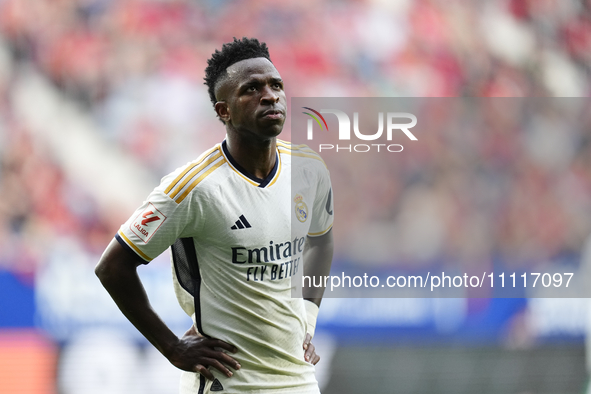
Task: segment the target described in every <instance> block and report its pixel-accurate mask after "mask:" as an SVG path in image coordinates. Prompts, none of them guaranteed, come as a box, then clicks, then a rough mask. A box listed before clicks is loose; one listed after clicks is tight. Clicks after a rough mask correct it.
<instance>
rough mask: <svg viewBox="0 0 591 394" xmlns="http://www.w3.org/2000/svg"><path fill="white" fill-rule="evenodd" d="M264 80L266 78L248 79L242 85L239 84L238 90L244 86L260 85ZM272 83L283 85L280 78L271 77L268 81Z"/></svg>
mask: <svg viewBox="0 0 591 394" xmlns="http://www.w3.org/2000/svg"><path fill="white" fill-rule="evenodd" d="M265 80H266V78H264V77H262V78H258V77H250V78H249V79H248V80H246V81H245V82H244V83H241V84H240V88H242V87H245V86H251V85H258V84H261V83H264V82H265ZM269 80H270V81H271V82H272V83H276V82H279V83H283V80H282V79H281V78H278V77H271V78H270V79H269Z"/></svg>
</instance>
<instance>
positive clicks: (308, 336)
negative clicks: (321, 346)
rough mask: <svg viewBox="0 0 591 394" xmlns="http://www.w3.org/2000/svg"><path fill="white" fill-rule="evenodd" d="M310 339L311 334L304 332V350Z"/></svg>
mask: <svg viewBox="0 0 591 394" xmlns="http://www.w3.org/2000/svg"><path fill="white" fill-rule="evenodd" d="M310 341H312V336H310V334H308V333H306V338H304V350H307V349H308V345H310Z"/></svg>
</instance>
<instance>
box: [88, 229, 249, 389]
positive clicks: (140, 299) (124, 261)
mask: <svg viewBox="0 0 591 394" xmlns="http://www.w3.org/2000/svg"><path fill="white" fill-rule="evenodd" d="M143 263H145V261H142V260H141V259H140V258H139V257H138V256H136V255H134V254H133V252H131V251H129V250H127V249H125V248H124V247H123V246H122V245H121V244H120V243H119V242H118V241H117V240H116V239H113V241H111V243H110V244H109V246H107V249H106V250H105V252H104V253H103V255H102V257H101V259H100V261H99V263H98V264H97V266H96V268H95V273H96V275H97V276H98V278H99V279H100V281H101V283H102V284H103V286H104V287H105V289H106V290H107V291H108V292H109V294H110V295H111V297H112V298H113V300H114V301H115V303H116V304H117V306H118V307H119V309H120V310H121V312H123V314H124V315H125V317H127V319H129V321H130V322H131V323H132V324H133V325H134V326H135V327H136V328H137V329H138V330H139V331H140V332H141V333H142V334H143V335H144V336H145V337H146V339H148V341H150V343H152V345H154V346H155V347H156V349H158V350H159V351H160V353H162V354H163V355H164V357H166V358H167V359H168V360H169V361H170V362H171V363H172V364H173V365H174V366H176V367H177V368H180V369H182V370H185V371H189V372H198V373H201V374H202V375H203V376H205V377H206V378H208V379H210V380H213V379H214V377H213V375H212V373H211V372H210V371H209V370H208V369H207V367H210V366H211V367H213V368H216V369H218V370H219V371H220V372H222V373H223V374H225V375H226V376H228V377H230V376H232V371H230V369H228V367H230V368H233V369H239V368H240V364H239V363H238V362H237V361H236V360H235V359H234V358H232V357H231V356H229V355H228V354H226V353H225V352H224V351H222V350H219V349H223V350H225V351H228V352H232V353H235V352H236V351H237V349H236V347H235V346H233V345H230V344H228V343H226V342H224V341H221V340H219V339H215V338H207V337H203V336H200V335H198V334H197V332H196V331H195V330H194V329H192V330H189V331H187V333H185V335H183V337H181V338H178V337H177V336H176V335H175V334H174V333H173V332H172V331H171V330H170V329H169V328H168V326H167V325H166V324H165V323H164V322H163V321H162V319H160V317H159V316H158V314H157V313H156V312H155V311H154V309H153V308H152V305H151V304H150V301H149V300H148V296H147V294H146V291H145V289H144V286H143V285H142V282H141V281H140V278H139V276H138V274H137V267H138V266H139V265H140V264H143Z"/></svg>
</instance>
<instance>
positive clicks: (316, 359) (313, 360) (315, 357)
mask: <svg viewBox="0 0 591 394" xmlns="http://www.w3.org/2000/svg"><path fill="white" fill-rule="evenodd" d="M318 361H320V356H319V355H317V354H314V358H313V359H312V360H311V361H310V362H311V363H312V365H316V364H318Z"/></svg>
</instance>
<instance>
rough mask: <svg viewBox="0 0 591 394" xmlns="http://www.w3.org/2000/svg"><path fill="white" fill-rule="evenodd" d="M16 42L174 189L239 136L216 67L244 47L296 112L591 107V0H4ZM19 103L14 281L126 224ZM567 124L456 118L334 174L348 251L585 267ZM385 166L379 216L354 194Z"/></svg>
mask: <svg viewBox="0 0 591 394" xmlns="http://www.w3.org/2000/svg"><path fill="white" fill-rule="evenodd" d="M0 35H1V36H2V38H3V40H4V41H5V42H6V44H7V46H8V48H9V49H10V56H11V60H10V61H11V62H12V63H13V64H14V66H15V72H18V68H19V66H20V65H22V64H32V65H34V66H35V68H36V69H37V70H38V71H39V72H41V73H42V74H43V75H45V76H46V77H47V78H48V79H49V80H51V81H52V82H53V83H54V84H55V86H57V87H58V88H59V89H60V90H61V91H62V92H63V94H64V95H65V96H66V97H69V98H71V99H73V100H76V101H77V102H79V103H80V105H81V106H82V107H83V108H84V109H85V111H87V113H88V114H89V116H90V117H92V119H93V120H94V122H95V123H96V124H97V125H98V128H99V130H100V132H101V133H102V137H103V138H104V139H105V140H106V141H109V142H110V143H112V144H113V146H116V147H119V148H122V149H123V150H124V151H126V152H128V153H129V154H130V155H132V156H133V157H135V159H136V160H137V161H138V162H140V163H141V164H142V165H144V166H145V167H147V168H149V169H150V170H151V171H153V172H154V173H155V174H156V175H157V176H158V177H159V176H162V175H164V174H165V173H168V172H169V171H171V170H172V169H174V168H176V167H178V166H180V165H182V164H184V163H185V162H186V161H188V160H190V159H192V158H194V157H195V156H196V155H197V154H198V153H200V152H201V151H203V150H204V149H205V148H207V147H209V146H211V145H212V144H213V143H215V142H217V141H220V140H221V139H222V138H223V126H222V125H221V123H219V121H218V120H217V119H216V118H215V116H214V112H213V109H212V105H211V103H210V102H209V98H208V96H207V93H206V88H205V86H204V85H203V83H202V82H203V70H204V68H205V65H206V59H207V58H208V57H209V56H210V55H211V53H212V52H213V51H214V49H216V48H219V47H220V45H221V44H222V43H223V42H227V41H230V40H231V39H232V37H234V36H237V37H242V36H250V37H258V38H259V39H261V40H262V41H265V42H267V43H268V45H269V47H270V52H271V58H272V60H273V62H274V63H275V64H276V66H277V68H278V69H279V71H280V72H281V74H282V76H283V78H284V79H285V81H286V90H287V93H288V95H289V96H290V97H299V96H309V97H327V96H349V97H382V96H400V97H404V96H414V97H456V96H461V97H529V96H549V97H556V96H582V97H586V96H588V95H589V93H591V78H590V75H591V74H590V71H591V70H590V69H589V65H590V64H591V63H590V61H589V60H590V59H589V56H590V54H591V1H589V0H568V1H558V0H495V1H485V0H480V1H472V0H451V1H450V0H416V1H411V0H397V1H387V0H372V1H370V0H365V1H363V0H350V1H322V2H318V1H312V0H304V1H297V2H296V1H288V2H276V1H270V0H256V1H238V0H236V1H230V0H225V1H213V0H202V1H193V0H160V1H156V0H152V1H150V0H143V1H142V0H119V1H116V0H51V1H50V0H0ZM10 89H11V83H10V80H7V79H4V80H1V79H0V94H1V98H2V99H1V101H0V193H1V195H2V199H1V200H0V267H1V266H8V267H9V269H15V270H20V269H23V267H31V266H35V264H39V263H40V262H42V260H43V255H44V245H46V244H48V243H51V240H52V239H53V237H55V236H60V235H64V236H66V237H74V238H76V239H79V240H80V241H81V242H82V244H83V245H85V246H86V247H87V248H88V250H89V252H90V253H98V252H97V250H100V249H101V246H103V245H106V243H107V242H108V240H109V238H110V237H111V236H112V234H113V233H114V231H115V230H116V226H115V225H113V223H112V222H115V221H116V220H119V219H120V220H124V219H125V218H108V219H106V218H105V217H106V216H108V215H104V214H103V212H99V211H98V208H97V204H96V203H95V202H94V201H93V196H89V195H87V194H85V191H83V190H79V188H78V187H77V186H76V185H72V184H71V182H69V181H68V179H67V177H65V176H64V171H63V169H62V168H60V166H59V165H57V164H56V163H55V162H54V161H53V160H52V156H51V152H46V151H45V149H44V147H43V146H39V144H38V143H37V142H36V141H35V140H32V139H31V138H30V137H29V134H28V133H27V130H26V128H25V127H24V126H23V125H22V124H21V123H19V120H18V119H16V118H15V117H14V116H13V114H12V111H11V110H12V108H11V104H10V100H9V99H7V97H8V96H9V95H10ZM507 102H508V103H512V101H507ZM509 106H511V105H509ZM424 110H425V111H437V109H436V108H435V109H433V108H426V109H424ZM561 111H562V110H560V109H556V110H550V111H542V112H541V113H543V114H544V115H543V116H544V117H542V118H540V117H539V116H538V117H535V116H534V117H533V118H532V117H530V118H527V119H525V120H524V119H522V118H520V117H518V116H515V117H513V118H511V117H503V116H502V115H501V114H500V113H498V111H497V112H495V111H494V109H483V113H482V115H483V116H482V117H478V116H474V117H473V118H470V117H469V115H470V112H466V113H461V114H459V115H458V116H452V114H448V115H445V111H440V113H439V115H441V117H433V122H440V123H445V122H446V121H449V122H451V123H453V125H452V124H450V126H449V127H446V128H438V127H436V126H437V125H436V124H433V125H430V126H429V127H431V129H432V130H433V132H434V133H436V134H437V138H433V139H430V140H429V141H426V140H425V141H426V142H424V143H422V144H421V146H420V147H418V148H416V149H415V150H414V151H413V154H409V155H404V156H394V155H391V156H389V157H388V159H386V160H389V162H390V163H391V165H386V166H384V165H383V162H380V163H375V162H372V161H371V160H365V161H363V163H361V162H359V163H357V164H358V165H357V167H355V168H353V167H351V163H355V161H350V162H349V163H343V168H334V169H331V171H332V173H333V183H334V184H335V186H334V187H335V190H339V191H340V197H339V198H340V199H341V201H340V204H343V206H344V207H346V212H348V214H347V215H343V214H342V213H340V216H339V219H338V220H339V223H338V226H336V227H335V231H337V232H339V237H340V239H342V240H344V241H342V242H343V243H342V245H343V246H346V244H349V245H355V248H351V251H350V253H352V254H355V253H358V252H355V250H358V251H359V250H361V251H362V250H363V247H364V245H358V244H359V243H356V242H355V236H354V235H355V233H354V232H353V231H352V230H351V229H352V228H353V227H352V226H351V225H350V224H355V225H356V226H357V227H355V228H357V229H358V228H359V226H361V227H363V226H366V228H367V231H368V233H372V231H373V232H374V233H375V237H376V239H377V240H379V237H380V234H384V233H387V231H394V232H395V233H396V234H399V237H398V239H399V242H391V243H390V244H389V245H390V246H391V247H392V250H384V251H383V253H382V254H381V255H378V257H379V256H381V257H379V258H378V260H380V262H385V261H386V260H387V259H388V258H400V259H405V260H410V261H412V260H419V261H422V260H430V259H433V258H434V257H435V256H445V258H449V259H460V260H462V259H465V260H470V259H473V258H481V257H482V256H490V255H491V254H495V253H498V254H502V255H505V254H506V255H508V256H510V257H509V260H513V259H517V260H520V261H521V260H531V259H534V260H535V259H538V260H539V259H543V258H550V257H552V256H555V255H558V254H561V253H572V252H576V251H577V250H578V249H579V248H580V247H581V245H582V240H583V239H584V237H585V236H586V235H587V234H588V233H589V232H591V228H590V226H589V225H588V224H587V223H586V222H585V220H584V218H585V217H589V216H588V214H589V213H590V212H589V211H590V209H589V201H590V198H589V197H591V163H589V160H590V159H589V157H591V142H590V138H591V134H590V132H589V129H590V128H589V126H591V122H590V120H589V118H588V117H587V118H586V117H582V115H581V114H582V113H583V112H577V114H578V116H581V117H580V118H575V119H574V120H573V122H572V123H571V124H570V125H569V126H568V127H566V128H565V127H563V125H562V124H560V121H557V120H556V119H562V118H561V117H562V116H566V115H564V114H563V112H561ZM426 113H427V112H426ZM428 113H429V114H431V112H428ZM553 113H557V114H558V115H556V116H557V118H556V119H553V118H552V116H553V115H552V114H553ZM446 116H447V117H446ZM429 117H430V116H424V117H423V118H425V119H427V118H429ZM545 117H549V118H545ZM459 119H462V123H461V124H458V123H457V122H458V120H459ZM466 119H472V120H473V121H472V122H470V121H466V122H464V120H466ZM454 122H455V123H454ZM552 125H556V126H557V127H551V126H552ZM585 126H586V127H585ZM474 129H477V130H478V133H474V132H473V130H474ZM438 130H439V131H438ZM284 138H286V139H289V127H288V130H287V135H286V137H284ZM548 146H550V148H549V147H548ZM376 160H377V159H376ZM379 160H382V159H379ZM370 168H371V169H372V171H373V173H377V175H381V177H380V176H376V177H375V178H374V177H372V178H368V177H365V179H364V182H365V183H366V184H365V185H364V187H366V188H367V189H369V190H375V193H372V196H371V199H372V201H371V202H370V203H366V201H363V203H362V201H361V198H362V196H360V195H358V194H357V192H355V191H352V190H350V189H347V187H346V185H347V182H349V181H350V179H351V177H352V176H354V174H355V171H357V172H358V173H359V172H363V171H367V170H369V169H370ZM384 178H386V179H387V181H382V179H384ZM358 190H362V189H358ZM337 196H339V194H337ZM107 220H108V221H111V222H107ZM355 220H357V221H355ZM376 222H377V223H378V224H376ZM380 223H381V224H380ZM542 224H543V225H542ZM380 226H382V227H380ZM384 226H385V227H384ZM384 230H387V231H386V232H385V231H384ZM389 234H392V232H390V233H389ZM425 239H428V240H429V241H428V242H425ZM467 239H469V240H470V241H469V242H466V240H467ZM376 242H377V241H376ZM370 246H371V245H369V246H367V245H366V247H370ZM342 250H348V249H347V248H346V247H345V248H344V249H342ZM341 257H343V258H359V256H352V257H351V256H341ZM17 267H18V268H17Z"/></svg>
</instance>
